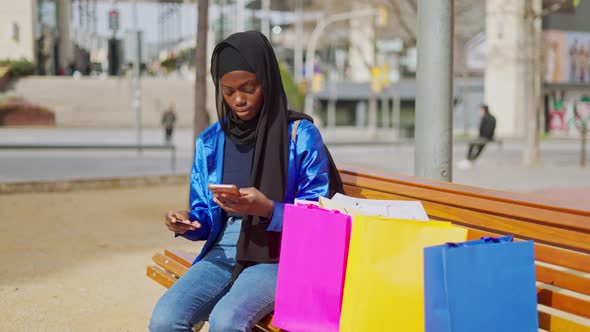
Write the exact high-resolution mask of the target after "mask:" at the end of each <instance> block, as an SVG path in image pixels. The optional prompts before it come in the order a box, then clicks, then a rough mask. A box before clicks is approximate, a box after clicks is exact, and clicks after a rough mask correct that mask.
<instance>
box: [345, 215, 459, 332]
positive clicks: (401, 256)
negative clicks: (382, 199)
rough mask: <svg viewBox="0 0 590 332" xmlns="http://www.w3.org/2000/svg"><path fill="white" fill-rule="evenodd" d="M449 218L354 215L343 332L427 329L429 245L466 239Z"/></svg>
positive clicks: (347, 271)
mask: <svg viewBox="0 0 590 332" xmlns="http://www.w3.org/2000/svg"><path fill="white" fill-rule="evenodd" d="M466 238H467V229H465V228H461V227H457V226H453V225H452V224H451V223H448V222H439V221H428V222H424V221H410V220H396V219H388V218H383V217H369V216H354V217H353V221H352V233H351V237H350V247H349V252H348V264H347V269H346V281H345V284H344V299H343V304H342V315H341V319H340V331H342V332H359V331H403V332H422V331H424V283H423V280H424V276H423V273H424V272H423V271H424V266H423V260H424V259H423V249H424V247H428V246H434V245H440V244H444V243H446V242H462V241H465V240H466Z"/></svg>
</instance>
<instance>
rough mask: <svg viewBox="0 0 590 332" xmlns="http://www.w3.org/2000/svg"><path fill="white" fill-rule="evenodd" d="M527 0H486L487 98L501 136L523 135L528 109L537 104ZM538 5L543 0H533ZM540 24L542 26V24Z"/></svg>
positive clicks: (485, 87) (485, 85)
mask: <svg viewBox="0 0 590 332" xmlns="http://www.w3.org/2000/svg"><path fill="white" fill-rule="evenodd" d="M526 2H527V1H526V0H510V1H507V0H487V2H486V41H487V48H488V50H487V54H488V56H487V65H486V70H485V84H484V90H485V92H484V93H485V97H484V98H485V102H486V103H487V104H488V105H489V107H490V112H492V114H494V115H495V116H496V119H497V129H496V133H497V134H498V135H499V136H512V137H523V136H524V135H525V133H526V123H525V120H526V114H527V109H528V108H530V107H534V103H533V102H534V98H533V89H532V79H531V75H532V73H533V71H534V70H536V68H534V65H533V60H532V55H531V54H532V52H531V51H530V48H532V47H534V48H536V49H538V48H539V47H540V46H538V45H537V46H535V45H533V38H532V36H530V34H529V33H528V32H527V26H526V22H525V19H524V11H525V3H526ZM533 5H534V6H535V7H538V6H540V0H534V1H533ZM539 28H540V27H539Z"/></svg>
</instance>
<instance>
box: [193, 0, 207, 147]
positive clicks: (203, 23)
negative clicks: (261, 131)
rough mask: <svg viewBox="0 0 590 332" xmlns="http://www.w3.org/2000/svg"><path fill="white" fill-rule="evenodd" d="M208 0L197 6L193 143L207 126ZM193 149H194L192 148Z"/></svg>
mask: <svg viewBox="0 0 590 332" xmlns="http://www.w3.org/2000/svg"><path fill="white" fill-rule="evenodd" d="M208 13H209V0H199V3H198V6H197V16H198V18H197V47H196V49H195V67H196V69H195V70H196V80H195V117H194V123H193V134H194V139H193V144H194V142H195V141H196V139H197V136H199V135H200V134H201V132H202V131H203V130H204V129H205V128H207V126H209V115H208V113H207V32H208V30H209V24H208V23H209V15H208ZM193 150H194V149H193Z"/></svg>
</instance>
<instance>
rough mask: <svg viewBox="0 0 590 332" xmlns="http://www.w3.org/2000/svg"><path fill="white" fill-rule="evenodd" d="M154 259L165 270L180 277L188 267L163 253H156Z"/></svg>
mask: <svg viewBox="0 0 590 332" xmlns="http://www.w3.org/2000/svg"><path fill="white" fill-rule="evenodd" d="M152 260H153V261H154V263H156V264H158V265H159V266H160V267H162V268H163V269H164V270H166V271H168V272H170V273H171V274H173V275H175V276H176V277H177V278H180V277H181V276H182V275H183V274H184V273H185V272H186V271H187V270H188V267H186V266H184V265H183V264H182V263H180V262H178V261H177V260H176V259H174V258H171V257H169V256H166V255H164V254H161V253H156V254H155V255H154V256H153V257H152Z"/></svg>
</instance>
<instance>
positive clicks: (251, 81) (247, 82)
mask: <svg viewBox="0 0 590 332" xmlns="http://www.w3.org/2000/svg"><path fill="white" fill-rule="evenodd" d="M254 83H256V80H247V81H246V82H244V83H242V84H241V85H240V88H243V87H244V86H246V85H248V84H254Z"/></svg>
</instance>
